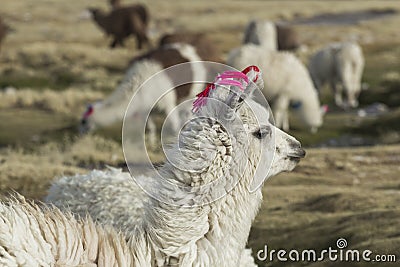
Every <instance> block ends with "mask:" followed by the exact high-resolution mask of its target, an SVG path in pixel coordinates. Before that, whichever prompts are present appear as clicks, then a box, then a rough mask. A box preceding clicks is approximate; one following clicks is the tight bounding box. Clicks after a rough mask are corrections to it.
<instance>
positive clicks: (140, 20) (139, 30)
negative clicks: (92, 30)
mask: <svg viewBox="0 0 400 267" xmlns="http://www.w3.org/2000/svg"><path fill="white" fill-rule="evenodd" d="M89 12H90V13H91V15H92V18H93V20H94V22H95V23H96V24H97V25H98V26H99V28H100V29H101V30H102V31H104V32H105V33H106V34H107V35H110V36H112V37H113V41H112V42H111V44H110V47H111V48H115V47H117V46H124V41H125V39H126V38H128V37H129V36H131V35H133V36H135V37H136V41H137V48H138V49H141V48H142V46H143V44H147V45H150V42H149V38H148V37H147V26H148V23H149V14H148V11H147V8H146V7H145V6H144V5H141V4H137V5H132V6H126V7H117V8H115V9H113V10H112V11H111V12H110V13H108V14H106V13H105V12H104V11H102V10H100V9H98V8H89Z"/></svg>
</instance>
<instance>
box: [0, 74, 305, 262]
mask: <svg viewBox="0 0 400 267" xmlns="http://www.w3.org/2000/svg"><path fill="white" fill-rule="evenodd" d="M243 74H245V75H243ZM251 81H254V82H256V83H257V85H258V86H262V79H261V76H260V75H259V71H258V69H257V68H256V67H252V68H247V69H246V70H245V71H244V72H243V73H240V72H234V73H233V72H229V73H223V74H222V75H220V76H219V78H218V79H217V80H216V83H215V85H213V86H209V87H207V89H206V90H204V91H203V92H202V93H201V94H199V98H198V100H196V101H195V107H194V110H195V113H196V115H197V117H196V118H194V119H192V120H191V121H189V122H188V123H187V124H186V126H185V127H184V128H183V130H182V131H181V134H180V136H179V144H176V145H175V146H172V147H171V148H170V149H171V150H172V151H171V153H172V154H175V155H177V157H178V158H177V159H176V160H175V161H176V162H179V163H180V164H179V166H184V169H182V168H179V166H177V165H176V164H171V162H166V163H165V164H164V165H163V166H162V167H161V168H160V169H159V174H160V175H161V176H162V178H163V179H159V178H160V177H157V178H155V177H137V178H138V179H139V180H142V181H148V182H149V183H151V185H150V184H149V186H150V187H151V190H152V193H156V194H157V198H153V197H149V196H147V197H146V199H145V200H144V202H143V203H144V205H143V216H142V219H141V221H140V223H138V224H137V225H136V227H134V228H133V230H132V231H131V232H130V233H126V237H125V238H126V239H127V241H125V240H124V238H123V237H122V236H121V235H117V234H116V233H115V230H113V229H110V228H108V227H105V226H100V225H94V224H93V223H92V222H91V220H90V219H83V220H82V219H80V220H78V221H76V220H75V219H73V218H71V215H69V214H67V215H64V214H63V213H61V212H60V211H59V210H58V209H57V208H40V207H38V206H36V205H33V204H26V203H25V202H24V201H11V202H1V203H0V253H1V255H2V257H1V258H0V260H1V261H2V262H1V263H2V264H5V265H6V266H17V265H21V264H26V263H29V265H41V266H54V265H58V266H60V265H84V264H86V265H91V266H111V264H113V265H115V266H238V265H239V262H240V257H241V255H242V252H243V250H244V248H245V245H246V242H247V238H248V235H249V232H250V227H251V223H252V221H253V220H254V218H255V216H256V214H257V211H258V209H259V207H260V204H261V201H262V191H261V187H260V186H256V187H253V183H254V180H255V179H258V178H260V177H262V178H263V179H264V178H265V179H266V178H268V177H271V176H274V175H276V174H278V173H280V172H282V171H291V170H292V169H293V168H294V167H295V166H296V165H297V163H298V162H299V160H300V158H303V157H304V155H305V152H304V150H303V149H302V148H301V145H300V143H299V142H298V141H297V140H296V139H295V138H293V137H291V136H289V135H287V134H286V133H284V132H282V131H280V130H279V129H277V128H275V127H274V126H273V125H272V124H271V123H270V122H269V117H268V116H269V113H268V111H267V110H266V109H265V108H264V107H263V106H261V105H260V104H258V103H256V102H255V101H253V100H251V99H249V96H251V95H252V93H253V91H254V89H255V88H256V87H257V85H256V84H254V83H252V82H251ZM260 123H261V124H260ZM260 159H263V160H261V161H260V162H259V160H260ZM266 162H270V163H271V166H270V167H269V168H267V167H268V166H266V165H265V163H266ZM257 163H260V166H257ZM258 176H259V177H258ZM160 200H163V201H160ZM27 244H29V245H27ZM107 264H108V265H107Z"/></svg>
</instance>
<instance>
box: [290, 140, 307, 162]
mask: <svg viewBox="0 0 400 267" xmlns="http://www.w3.org/2000/svg"><path fill="white" fill-rule="evenodd" d="M289 147H290V151H289V153H288V156H289V157H290V158H291V159H301V158H304V157H305V156H306V151H305V150H304V149H303V148H302V147H301V144H300V142H298V141H297V140H296V141H290V142H289Z"/></svg>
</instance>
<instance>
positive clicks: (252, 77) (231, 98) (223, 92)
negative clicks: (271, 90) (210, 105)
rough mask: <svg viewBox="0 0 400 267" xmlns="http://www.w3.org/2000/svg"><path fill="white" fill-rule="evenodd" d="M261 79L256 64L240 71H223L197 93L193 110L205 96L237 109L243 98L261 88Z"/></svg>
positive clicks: (203, 103) (198, 107) (196, 108)
mask: <svg viewBox="0 0 400 267" xmlns="http://www.w3.org/2000/svg"><path fill="white" fill-rule="evenodd" d="M263 85H264V84H263V81H262V78H261V72H260V70H259V68H258V67H257V66H249V67H247V68H246V69H244V70H243V71H242V72H240V71H225V72H223V73H222V74H220V75H218V76H217V77H216V79H215V82H214V83H213V84H209V85H208V86H207V87H206V89H204V91H202V92H200V93H199V94H198V95H197V99H196V100H195V101H194V102H193V111H194V112H197V111H198V110H199V109H201V107H202V106H204V105H205V104H206V102H207V98H213V99H217V100H219V101H221V102H223V103H224V104H225V105H227V106H228V107H229V108H231V109H232V110H234V111H236V110H238V109H239V108H240V107H241V106H242V105H243V102H244V100H245V99H246V98H247V97H248V96H250V95H252V93H253V92H254V90H256V88H260V87H261V88H260V89H262V87H263Z"/></svg>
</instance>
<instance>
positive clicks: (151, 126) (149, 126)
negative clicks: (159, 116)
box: [146, 117, 157, 148]
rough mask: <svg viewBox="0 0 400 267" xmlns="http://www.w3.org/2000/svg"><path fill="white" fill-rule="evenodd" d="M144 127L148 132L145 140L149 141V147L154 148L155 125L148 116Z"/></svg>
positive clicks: (155, 144) (155, 143) (155, 139)
mask: <svg viewBox="0 0 400 267" xmlns="http://www.w3.org/2000/svg"><path fill="white" fill-rule="evenodd" d="M146 128H147V133H148V134H147V136H148V139H147V140H148V142H149V145H150V147H152V148H154V147H156V146H157V126H156V124H155V122H154V121H153V119H152V118H151V117H149V119H148V120H147V125H146Z"/></svg>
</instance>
